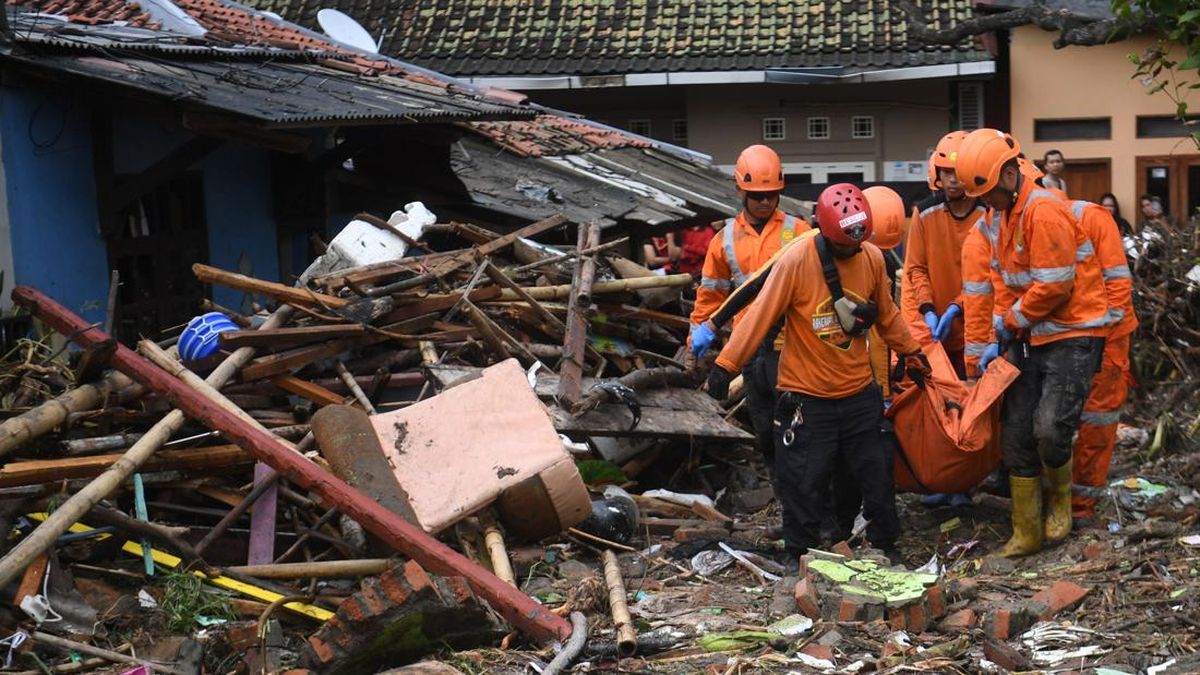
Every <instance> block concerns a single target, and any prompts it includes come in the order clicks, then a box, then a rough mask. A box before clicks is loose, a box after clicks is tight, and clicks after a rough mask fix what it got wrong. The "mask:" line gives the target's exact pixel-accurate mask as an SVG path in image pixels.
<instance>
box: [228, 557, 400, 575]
mask: <svg viewBox="0 0 1200 675" xmlns="http://www.w3.org/2000/svg"><path fill="white" fill-rule="evenodd" d="M395 566H396V561H395V560H393V559H391V558H365V559H361V560H322V561H317V562H302V563H274V564H271V565H242V566H239V567H227V568H225V571H226V572H229V573H232V574H237V575H239V576H247V577H255V578H257V579H309V578H312V577H318V578H322V577H362V576H369V575H372V574H383V573H384V572H386V571H388V570H389V569H391V568H392V567H395Z"/></svg>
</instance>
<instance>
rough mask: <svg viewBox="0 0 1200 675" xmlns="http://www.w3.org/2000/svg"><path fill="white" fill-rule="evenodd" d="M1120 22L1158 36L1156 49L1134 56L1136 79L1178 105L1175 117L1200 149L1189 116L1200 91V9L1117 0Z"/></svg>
mask: <svg viewBox="0 0 1200 675" xmlns="http://www.w3.org/2000/svg"><path fill="white" fill-rule="evenodd" d="M1112 10H1113V14H1115V15H1116V16H1117V18H1118V20H1121V21H1125V22H1133V21H1137V22H1139V23H1140V24H1141V25H1143V26H1145V28H1146V29H1147V30H1149V31H1152V32H1153V33H1155V34H1157V35H1158V36H1159V37H1158V40H1156V41H1155V43H1154V46H1152V47H1150V48H1149V49H1147V50H1146V51H1145V52H1143V53H1141V54H1130V55H1129V60H1130V61H1131V62H1132V63H1133V65H1134V67H1135V68H1136V71H1135V72H1134V75H1133V76H1134V77H1135V78H1139V79H1143V80H1146V81H1148V82H1149V84H1150V88H1149V93H1151V94H1158V93H1161V94H1162V95H1164V96H1167V97H1168V98H1170V99H1171V101H1172V102H1174V103H1175V115H1176V117H1178V118H1179V119H1180V120H1181V121H1183V123H1184V124H1185V125H1188V126H1189V127H1190V128H1191V129H1192V132H1191V137H1192V142H1193V143H1195V144H1196V147H1197V148H1200V127H1198V126H1197V121H1198V120H1195V119H1189V117H1188V94H1189V93H1191V91H1192V90H1194V89H1200V7H1197V6H1196V5H1195V3H1190V2H1178V1H1177V0H1113V3H1112Z"/></svg>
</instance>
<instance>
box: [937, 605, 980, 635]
mask: <svg viewBox="0 0 1200 675" xmlns="http://www.w3.org/2000/svg"><path fill="white" fill-rule="evenodd" d="M976 618H977V617H976V614H975V611H974V610H971V609H960V610H958V611H957V612H955V613H953V614H951V615H950V616H948V617H946V618H945V619H943V620H942V623H941V624H940V625H939V626H940V628H941V629H942V631H943V632H946V633H962V632H966V631H968V630H970V629H971V628H973V627H974V626H975V619H976Z"/></svg>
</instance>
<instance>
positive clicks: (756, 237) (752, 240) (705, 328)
mask: <svg viewBox="0 0 1200 675" xmlns="http://www.w3.org/2000/svg"><path fill="white" fill-rule="evenodd" d="M734 180H735V182H736V184H737V190H738V197H739V198H740V199H741V200H742V211H741V213H739V214H738V215H737V217H736V218H729V219H728V220H726V221H725V226H724V227H723V228H722V229H721V231H720V232H718V233H717V236H715V237H713V239H712V241H711V242H710V243H709V246H708V254H707V255H706V256H705V258H704V271H703V274H702V276H701V277H700V287H699V288H697V289H696V306H695V308H694V309H693V310H692V315H691V324H692V326H691V333H690V335H689V337H688V343H689V347H690V349H691V353H692V354H693V355H694V356H696V357H697V358H698V357H700V356H703V355H704V352H705V351H706V350H708V348H709V347H710V346H711V345H712V343H713V340H714V339H715V338H716V326H714V325H712V324H711V323H710V322H709V320H708V319H709V317H711V316H712V314H713V313H714V312H716V311H717V309H718V308H719V307H720V306H721V303H723V302H724V301H725V299H726V298H727V297H729V294H730V292H731V291H732V290H733V289H735V288H737V287H738V286H741V285H742V284H743V283H745V282H746V280H747V279H748V278H749V276H750V275H751V274H754V273H755V272H756V271H758V269H759V268H760V267H762V266H763V264H764V263H766V262H767V260H769V259H770V258H771V256H772V255H774V254H775V253H776V252H777V251H779V249H781V248H783V247H784V246H785V245H786V244H788V243H789V242H791V241H792V240H794V239H795V238H796V237H797V236H798V235H800V234H801V233H803V232H804V231H806V230H808V229H810V228H809V225H808V222H806V221H805V220H804V219H803V218H798V217H796V216H791V215H787V214H785V213H783V212H782V211H780V210H779V195H780V193H781V191H782V190H783V164H782V163H781V162H780V161H779V155H777V154H775V151H774V150H772V149H771V148H768V147H767V146H765V145H752V146H750V147H748V148H746V149H745V150H743V151H742V153H741V155H739V156H738V159H737V164H736V165H735V167H734ZM743 313H744V312H739V313H738V315H737V316H735V317H734V319H733V324H734V326H736V325H737V322H738V320H739V317H740V316H741V315H742V314H743ZM778 333H779V331H778V330H776V331H773V332H772V334H771V335H767V336H764V340H763V341H762V342H761V348H760V349H758V353H757V356H756V358H754V359H753V360H749V362H748V363H747V364H746V367H745V369H744V370H743V371H742V379H743V382H744V383H745V389H746V410H747V412H748V413H749V415H750V423H751V425H752V426H753V427H754V437H755V441H754V445H755V448H756V449H757V450H758V452H759V453H760V454H761V455H762V457H763V461H764V462H765V463H766V465H767V468H768V470H769V471H773V470H774V465H775V461H774V457H775V445H774V440H773V438H772V430H771V414H772V411H774V409H775V374H776V371H777V370H778V369H779V351H778V350H779V347H778V346H777V345H776V344H775V338H776V336H777V335H778ZM755 347H759V345H755ZM772 483H774V480H772Z"/></svg>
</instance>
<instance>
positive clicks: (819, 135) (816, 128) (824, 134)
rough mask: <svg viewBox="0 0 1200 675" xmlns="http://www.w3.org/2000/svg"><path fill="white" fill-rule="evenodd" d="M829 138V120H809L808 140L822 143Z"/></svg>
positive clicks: (814, 118)
mask: <svg viewBox="0 0 1200 675" xmlns="http://www.w3.org/2000/svg"><path fill="white" fill-rule="evenodd" d="M827 138H829V118H828V117H810V118H808V140H810V141H821V140H825V139H827Z"/></svg>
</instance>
